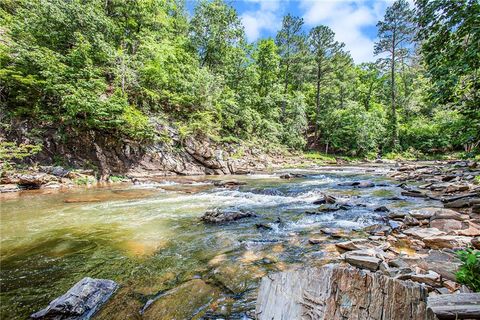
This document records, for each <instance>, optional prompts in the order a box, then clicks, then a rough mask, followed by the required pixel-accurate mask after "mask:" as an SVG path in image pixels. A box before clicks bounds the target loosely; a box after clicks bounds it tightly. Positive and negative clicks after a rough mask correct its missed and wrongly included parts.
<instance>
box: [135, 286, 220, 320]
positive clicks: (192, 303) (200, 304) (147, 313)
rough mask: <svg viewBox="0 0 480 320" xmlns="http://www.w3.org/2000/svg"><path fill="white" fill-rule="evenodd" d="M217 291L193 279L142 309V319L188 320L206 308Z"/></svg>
mask: <svg viewBox="0 0 480 320" xmlns="http://www.w3.org/2000/svg"><path fill="white" fill-rule="evenodd" d="M218 296H219V290H218V289H216V288H215V287H213V286H211V285H209V284H207V283H205V282H204V281H203V280H201V279H193V280H190V281H188V282H185V283H183V284H182V285H180V286H178V287H176V288H173V289H171V290H169V291H167V292H165V293H164V294H162V295H160V296H159V297H157V298H156V299H153V300H150V301H148V302H147V304H146V305H145V306H144V308H143V317H142V318H143V319H152V320H153V319H190V318H191V316H192V315H194V314H198V313H199V312H201V311H203V310H205V309H206V308H208V306H209V304H210V303H212V302H213V301H214V300H215V299H216V298H217V297H218Z"/></svg>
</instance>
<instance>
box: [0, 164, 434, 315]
mask: <svg viewBox="0 0 480 320" xmlns="http://www.w3.org/2000/svg"><path fill="white" fill-rule="evenodd" d="M387 170H388V169H387V168H382V167H378V168H374V169H372V168H362V167H350V168H348V167H343V168H320V169H316V170H299V169H297V170H296V171H298V172H301V173H305V174H306V175H307V176H306V177H305V178H299V179H291V180H284V179H280V178H279V173H278V172H276V173H272V174H258V175H247V176H228V177H225V176H223V177H214V178H212V177H191V178H181V179H177V180H176V181H175V180H174V182H172V181H159V182H158V183H152V184H145V185H117V186H114V187H108V188H94V189H82V190H78V189H77V190H73V191H69V192H55V193H51V194H43V193H36V192H26V193H25V194H22V195H20V196H17V197H13V198H6V199H3V200H0V201H1V202H0V206H1V212H0V214H1V216H0V218H1V227H0V228H1V229H0V231H1V234H0V236H1V243H0V244H1V256H0V259H1V261H0V266H1V268H0V281H1V292H0V298H1V304H0V308H1V317H0V318H1V319H25V318H27V317H28V315H29V314H31V313H32V312H34V311H38V310H39V309H41V308H43V307H45V306H46V305H47V304H48V302H49V301H51V300H52V299H53V298H55V297H57V296H59V295H61V294H63V293H64V292H65V291H66V290H68V289H69V288H70V287H71V286H72V285H73V284H75V283H76V282H77V281H78V280H80V279H82V278H83V277H85V276H90V277H94V278H105V279H113V280H115V281H116V282H118V283H119V284H121V286H122V288H121V289H120V290H119V292H117V294H116V295H115V296H114V298H113V299H111V301H110V302H109V304H107V306H105V308H104V309H106V310H107V311H105V310H103V311H104V312H102V313H100V314H98V316H97V318H102V319H103V318H104V319H109V318H110V319H112V314H111V313H108V312H111V311H114V312H115V314H116V316H114V317H113V318H116V319H135V318H140V317H141V315H140V313H141V312H140V311H141V310H142V309H145V310H144V311H145V314H147V313H148V307H147V308H144V307H145V304H146V303H147V302H148V301H149V300H150V302H151V301H155V302H154V303H153V304H152V305H154V304H155V303H157V301H156V300H161V299H164V296H165V292H167V295H168V290H170V289H172V288H175V287H178V286H179V285H181V284H182V283H185V282H187V281H189V280H191V279H202V280H204V281H205V282H206V283H208V286H209V287H213V288H214V289H213V290H214V292H215V294H213V295H212V297H214V299H215V300H216V301H211V299H210V300H208V301H207V302H208V303H206V304H205V303H203V302H202V303H201V304H200V305H201V307H200V308H199V307H198V305H195V303H194V302H195V299H197V298H198V297H197V292H196V291H195V290H194V289H192V290H191V291H188V290H187V291H186V292H185V293H184V294H183V293H182V294H177V295H180V296H179V297H177V301H171V302H170V303H172V304H177V306H176V307H175V308H177V309H182V308H183V309H182V310H180V311H179V310H176V312H177V314H182V315H183V316H184V317H185V318H195V317H196V318H200V317H202V316H203V317H205V318H206V319H207V318H208V319H210V318H212V319H214V318H220V317H224V318H228V319H244V318H245V317H246V314H248V311H249V310H252V308H254V303H255V288H257V287H258V282H259V280H260V278H261V277H262V276H263V275H265V274H267V273H269V272H274V271H279V270H285V269H286V268H289V267H292V266H296V265H301V264H321V263H325V261H328V259H329V257H330V255H331V254H333V253H334V252H333V251H335V250H334V249H332V247H333V246H332V243H334V242H335V241H338V240H335V239H329V238H328V237H324V241H323V242H322V243H320V244H316V245H311V244H309V243H308V239H309V238H312V237H317V238H318V237H322V236H321V234H320V233H319V230H320V229H321V228H325V227H329V228H341V229H343V230H345V232H346V233H350V232H353V233H355V232H356V233H357V235H356V236H361V232H359V231H358V230H360V229H361V228H363V227H366V226H369V225H373V224H377V223H383V222H382V221H383V220H382V218H383V217H384V216H385V215H386V213H383V212H374V209H375V208H376V207H378V206H382V205H385V206H387V207H389V208H390V209H392V210H401V211H404V210H409V209H411V208H412V207H419V206H428V205H432V204H435V203H434V202H433V201H424V200H418V199H413V198H407V199H405V200H388V199H389V198H391V197H393V196H400V191H401V189H400V188H398V187H397V186H396V183H395V182H393V181H390V180H388V179H387V178H385V172H386V171H387ZM232 178H234V179H237V180H239V181H244V182H246V183H247V184H246V185H243V186H240V187H237V188H234V189H225V188H217V187H215V186H213V185H212V184H211V183H208V181H207V179H232ZM364 180H369V181H373V182H375V183H376V185H377V186H376V187H374V188H365V189H357V188H353V187H349V186H340V185H339V183H342V182H346V181H364ZM323 193H327V194H331V195H333V196H336V197H338V198H340V199H345V200H346V201H348V203H350V204H352V207H351V209H349V210H339V211H336V212H329V213H322V214H318V215H310V214H306V213H305V212H306V211H312V210H315V209H316V208H318V205H314V204H312V202H313V201H314V200H316V199H318V198H320V197H321V195H322V194H323ZM211 208H235V209H246V210H249V211H254V212H255V213H256V214H257V217H255V218H247V219H244V220H239V221H237V222H233V223H229V224H220V225H207V224H204V223H202V222H200V221H199V217H200V216H201V215H202V214H203V213H204V212H205V211H206V210H208V209H211ZM258 224H262V225H264V226H268V228H262V227H260V228H259V227H258V226H257V225H258ZM200 291H201V290H200ZM179 292H182V291H179ZM182 295H184V296H182ZM198 299H200V298H198ZM178 300H180V301H178ZM185 301H189V303H185ZM192 303H193V305H194V307H192ZM148 304H149V303H148ZM157 318H159V317H157ZM160 318H161V317H160ZM160 318H159V319H160Z"/></svg>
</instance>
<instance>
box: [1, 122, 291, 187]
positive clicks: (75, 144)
mask: <svg viewBox="0 0 480 320" xmlns="http://www.w3.org/2000/svg"><path fill="white" fill-rule="evenodd" d="M11 127H12V129H11V130H9V132H8V133H5V132H4V133H3V134H2V136H3V139H5V140H8V141H16V142H18V143H36V144H38V143H39V142H40V143H41V144H42V151H41V152H40V153H39V154H38V155H36V156H35V157H34V158H31V159H29V160H28V161H30V162H38V163H40V164H43V165H52V164H56V165H58V164H60V165H64V166H73V167H78V168H93V169H94V170H95V171H97V172H98V174H99V177H100V178H103V179H104V178H106V177H108V176H109V175H111V174H121V175H126V176H129V177H141V176H146V175H148V176H155V175H160V176H165V175H176V174H178V175H196V174H208V175H210V174H244V173H248V172H251V171H259V170H264V169H265V168H267V166H269V165H274V166H275V165H276V164H280V163H282V162H283V161H284V160H283V157H281V156H280V155H279V154H272V153H271V152H269V154H268V155H267V153H265V150H261V149H260V148H255V147H246V146H244V145H239V144H224V143H215V142H213V141H212V140H211V139H209V138H206V137H198V136H197V137H181V136H180V135H179V134H178V132H177V130H175V129H174V128H172V127H168V126H160V125H158V126H157V133H158V136H157V138H156V139H154V141H150V142H144V143H140V142H137V141H132V140H130V139H126V138H124V137H121V136H117V135H115V134H112V133H102V132H99V131H81V132H79V131H73V130H68V131H67V132H64V133H61V132H59V131H58V130H57V129H55V128H51V129H44V130H43V131H42V132H41V133H40V134H38V133H36V134H34V133H33V127H32V126H30V125H29V124H28V123H16V124H14V125H12V126H11Z"/></svg>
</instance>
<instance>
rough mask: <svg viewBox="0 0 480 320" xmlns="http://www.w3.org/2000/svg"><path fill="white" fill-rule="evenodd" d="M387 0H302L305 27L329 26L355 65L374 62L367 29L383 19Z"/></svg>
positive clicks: (388, 2) (388, 0)
mask: <svg viewBox="0 0 480 320" xmlns="http://www.w3.org/2000/svg"><path fill="white" fill-rule="evenodd" d="M389 4H390V0H387V1H375V2H373V3H372V2H367V1H341V0H325V1H309V0H302V1H301V3H300V6H301V8H302V9H303V12H304V14H303V18H304V20H305V24H306V25H307V26H309V27H313V26H316V25H319V24H323V25H326V26H329V27H330V28H331V29H332V30H333V31H334V32H335V34H336V39H337V40H338V41H341V42H344V43H345V47H346V49H347V50H349V51H350V54H351V55H352V57H353V59H354V60H355V62H356V63H361V62H367V61H374V60H375V57H374V55H373V46H374V39H372V38H371V36H369V35H367V34H366V33H365V32H364V30H363V29H364V28H366V27H372V26H375V25H376V23H377V21H378V20H381V19H382V17H383V14H384V12H385V8H386V7H387V6H388V5H389Z"/></svg>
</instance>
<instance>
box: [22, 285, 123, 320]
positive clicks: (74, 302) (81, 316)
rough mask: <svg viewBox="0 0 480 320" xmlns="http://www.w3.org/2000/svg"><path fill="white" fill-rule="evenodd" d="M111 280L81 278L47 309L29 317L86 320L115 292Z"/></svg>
mask: <svg viewBox="0 0 480 320" xmlns="http://www.w3.org/2000/svg"><path fill="white" fill-rule="evenodd" d="M117 288H118V285H117V284H116V283H115V282H114V281H112V280H104V279H92V278H89V277H86V278H83V279H82V280H80V281H79V282H77V283H76V284H75V285H74V286H73V287H72V288H70V290H68V291H67V292H66V293H65V294H64V295H62V296H60V297H58V298H56V299H55V300H53V301H52V302H50V304H49V305H48V307H46V308H45V309H43V310H40V311H38V312H36V313H34V314H32V315H31V316H30V317H31V318H32V319H53V320H67V319H69V320H88V319H90V318H91V317H92V316H93V315H94V314H95V313H96V312H97V311H98V310H99V309H100V307H101V306H102V305H103V304H104V303H105V302H106V301H107V300H108V299H109V298H110V296H111V295H112V294H113V293H114V292H115V290H117Z"/></svg>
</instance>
